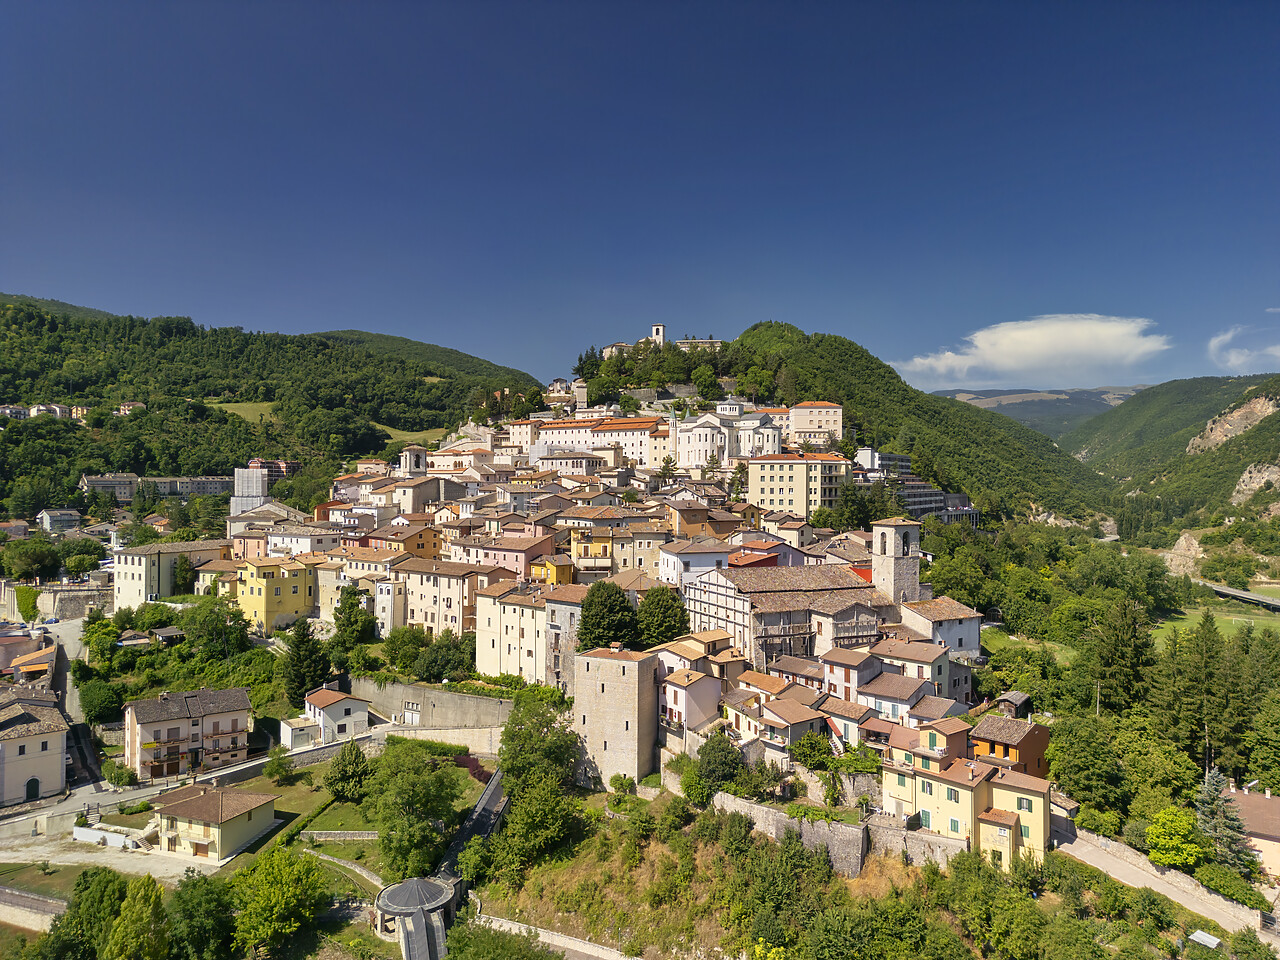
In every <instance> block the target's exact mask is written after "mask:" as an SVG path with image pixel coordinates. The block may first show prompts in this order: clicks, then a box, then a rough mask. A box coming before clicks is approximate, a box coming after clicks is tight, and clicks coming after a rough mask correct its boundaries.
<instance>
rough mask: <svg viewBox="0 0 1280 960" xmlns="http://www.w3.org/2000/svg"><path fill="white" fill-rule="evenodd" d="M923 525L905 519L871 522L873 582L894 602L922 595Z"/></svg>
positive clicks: (911, 600)
mask: <svg viewBox="0 0 1280 960" xmlns="http://www.w3.org/2000/svg"><path fill="white" fill-rule="evenodd" d="M920 527H921V525H920V524H919V523H917V522H916V521H915V520H902V519H895V520H877V521H875V522H874V523H872V524H871V583H872V584H873V585H874V586H875V588H876V589H877V590H879V591H880V592H881V593H883V594H884V595H885V596H886V597H888V598H889V599H890V600H892V601H893V602H894V603H912V602H914V601H916V600H919V599H920Z"/></svg>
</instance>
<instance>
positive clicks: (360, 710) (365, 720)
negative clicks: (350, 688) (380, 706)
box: [302, 685, 369, 743]
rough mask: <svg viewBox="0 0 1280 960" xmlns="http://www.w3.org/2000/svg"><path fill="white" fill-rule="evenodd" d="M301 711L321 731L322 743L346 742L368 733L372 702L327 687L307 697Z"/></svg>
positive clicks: (314, 691)
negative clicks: (370, 703)
mask: <svg viewBox="0 0 1280 960" xmlns="http://www.w3.org/2000/svg"><path fill="white" fill-rule="evenodd" d="M302 710H303V716H305V717H306V718H307V719H308V720H311V721H312V722H313V723H315V724H316V726H317V727H319V729H320V736H319V742H320V743H333V742H334V741H335V740H346V739H348V738H350V737H357V736H359V735H360V734H362V733H367V732H368V730H369V701H368V700H362V699H361V698H360V697H353V696H352V695H351V694H349V693H343V692H342V691H341V690H334V689H332V687H330V686H327V685H326V686H323V687H321V688H320V689H318V690H312V691H311V692H310V693H309V694H307V699H306V701H305V702H304V704H303V708H302Z"/></svg>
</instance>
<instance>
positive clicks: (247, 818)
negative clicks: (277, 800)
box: [245, 810, 253, 820]
mask: <svg viewBox="0 0 1280 960" xmlns="http://www.w3.org/2000/svg"><path fill="white" fill-rule="evenodd" d="M245 819H246V820H252V819H253V811H252V810H250V811H249V815H248V816H247V817H245Z"/></svg>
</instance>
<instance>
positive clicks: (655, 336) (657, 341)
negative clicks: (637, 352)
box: [649, 323, 667, 350]
mask: <svg viewBox="0 0 1280 960" xmlns="http://www.w3.org/2000/svg"><path fill="white" fill-rule="evenodd" d="M649 339H650V340H652V341H653V346H654V348H655V349H657V350H661V349H662V346H663V344H665V343H666V342H667V325H666V324H665V323H655V324H654V325H653V328H652V332H651V333H650V334H649Z"/></svg>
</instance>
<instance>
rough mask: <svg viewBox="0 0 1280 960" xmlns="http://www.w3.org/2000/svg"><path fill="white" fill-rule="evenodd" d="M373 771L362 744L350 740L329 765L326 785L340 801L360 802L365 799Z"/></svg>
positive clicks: (325, 777)
mask: <svg viewBox="0 0 1280 960" xmlns="http://www.w3.org/2000/svg"><path fill="white" fill-rule="evenodd" d="M372 773H373V767H372V766H371V765H370V764H369V758H368V757H366V756H365V755H364V751H363V750H361V749H360V745H359V744H358V743H356V742H355V741H354V740H348V741H347V742H346V743H344V744H343V745H342V749H341V750H339V751H338V755H337V756H336V757H334V758H333V763H331V764H330V765H329V772H328V773H326V774H325V775H324V785H325V786H326V787H328V788H329V792H330V793H331V794H333V798H334V799H335V800H337V801H338V802H339V803H359V802H360V801H361V800H363V799H364V792H365V783H366V782H367V781H368V779H369V776H370V775H371V774H372Z"/></svg>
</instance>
